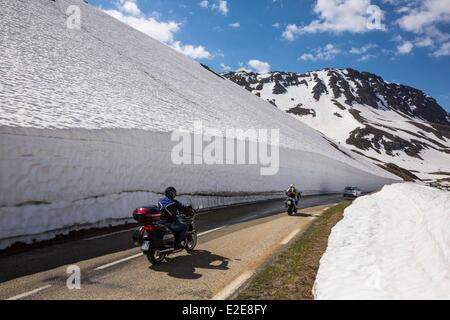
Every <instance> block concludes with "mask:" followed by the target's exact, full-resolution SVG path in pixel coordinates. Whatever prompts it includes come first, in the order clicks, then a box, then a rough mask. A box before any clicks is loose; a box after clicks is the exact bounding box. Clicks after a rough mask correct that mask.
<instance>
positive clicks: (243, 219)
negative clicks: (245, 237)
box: [237, 214, 260, 222]
mask: <svg viewBox="0 0 450 320" xmlns="http://www.w3.org/2000/svg"><path fill="white" fill-rule="evenodd" d="M259 216H260V215H259V214H252V215H251V216H248V217H245V218H242V219H240V220H238V221H237V222H244V221H245V222H247V221H250V220H252V219H255V218H258V217H259Z"/></svg>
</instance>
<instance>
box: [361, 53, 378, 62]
mask: <svg viewBox="0 0 450 320" xmlns="http://www.w3.org/2000/svg"><path fill="white" fill-rule="evenodd" d="M376 57H377V55H375V54H364V55H362V56H361V57H360V58H358V61H359V62H362V61H367V60H370V59H374V58H376Z"/></svg>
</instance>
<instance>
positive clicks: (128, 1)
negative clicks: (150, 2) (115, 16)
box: [119, 0, 142, 17]
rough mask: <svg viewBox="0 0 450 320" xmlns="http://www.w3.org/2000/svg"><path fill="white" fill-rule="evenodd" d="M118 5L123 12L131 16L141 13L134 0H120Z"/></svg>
mask: <svg viewBox="0 0 450 320" xmlns="http://www.w3.org/2000/svg"><path fill="white" fill-rule="evenodd" d="M119 5H120V7H121V9H122V11H124V12H125V13H128V14H131V15H133V16H136V17H137V16H140V15H141V14H142V12H141V10H140V9H139V7H138V6H137V4H136V0H120V1H119Z"/></svg>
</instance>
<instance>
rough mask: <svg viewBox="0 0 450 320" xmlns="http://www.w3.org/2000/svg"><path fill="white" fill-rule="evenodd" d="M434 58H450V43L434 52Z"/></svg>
mask: <svg viewBox="0 0 450 320" xmlns="http://www.w3.org/2000/svg"><path fill="white" fill-rule="evenodd" d="M433 56H434V57H442V56H450V42H446V43H444V44H442V45H441V47H440V48H439V49H438V50H436V51H435V52H433Z"/></svg>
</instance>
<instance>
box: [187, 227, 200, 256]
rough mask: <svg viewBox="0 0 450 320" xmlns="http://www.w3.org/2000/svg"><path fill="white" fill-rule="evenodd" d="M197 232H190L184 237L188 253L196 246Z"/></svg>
mask: <svg viewBox="0 0 450 320" xmlns="http://www.w3.org/2000/svg"><path fill="white" fill-rule="evenodd" d="M197 240H198V237H197V232H193V233H191V234H188V235H187V237H186V251H187V252H188V253H192V252H194V250H195V247H196V246H197Z"/></svg>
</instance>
